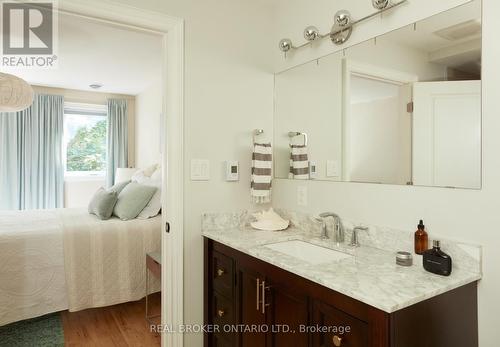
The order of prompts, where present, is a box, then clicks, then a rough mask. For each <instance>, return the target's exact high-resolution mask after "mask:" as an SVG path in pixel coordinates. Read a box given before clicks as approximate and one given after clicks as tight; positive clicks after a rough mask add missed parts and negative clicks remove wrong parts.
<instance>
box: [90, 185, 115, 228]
mask: <svg viewBox="0 0 500 347" xmlns="http://www.w3.org/2000/svg"><path fill="white" fill-rule="evenodd" d="M117 201H118V193H117V192H115V191H112V190H105V189H104V188H99V189H98V190H97V192H95V194H94V196H93V197H92V200H90V204H89V213H90V214H95V215H96V216H97V217H99V218H100V219H102V220H105V219H109V218H110V217H111V215H112V214H113V208H114V207H115V204H116V202H117Z"/></svg>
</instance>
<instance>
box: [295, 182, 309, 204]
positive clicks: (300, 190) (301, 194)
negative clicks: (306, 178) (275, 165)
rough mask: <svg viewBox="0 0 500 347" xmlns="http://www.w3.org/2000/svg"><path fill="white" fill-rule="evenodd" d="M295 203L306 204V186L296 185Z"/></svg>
mask: <svg viewBox="0 0 500 347" xmlns="http://www.w3.org/2000/svg"><path fill="white" fill-rule="evenodd" d="M297 205H298V206H307V187H306V186H298V187H297Z"/></svg>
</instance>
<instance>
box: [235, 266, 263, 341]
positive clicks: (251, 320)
mask: <svg viewBox="0 0 500 347" xmlns="http://www.w3.org/2000/svg"><path fill="white" fill-rule="evenodd" d="M237 278H238V283H239V285H238V294H239V295H238V297H237V298H238V300H237V304H236V306H237V310H238V322H245V323H244V324H245V325H247V326H248V328H247V329H244V330H243V331H242V332H241V333H240V334H239V341H240V344H239V346H242V347H253V346H265V345H266V337H267V332H266V331H261V330H262V327H264V326H267V319H266V318H267V317H266V314H265V312H262V311H261V306H262V301H261V296H262V290H261V288H262V284H263V283H264V284H265V279H264V276H263V275H262V274H259V273H257V272H255V271H253V270H252V269H249V268H245V267H238V277H237Z"/></svg>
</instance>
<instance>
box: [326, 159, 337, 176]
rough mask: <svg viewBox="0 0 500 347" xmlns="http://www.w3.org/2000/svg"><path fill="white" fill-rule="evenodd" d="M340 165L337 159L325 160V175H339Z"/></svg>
mask: <svg viewBox="0 0 500 347" xmlns="http://www.w3.org/2000/svg"><path fill="white" fill-rule="evenodd" d="M339 176H340V167H339V161H338V160H327V161H326V177H339Z"/></svg>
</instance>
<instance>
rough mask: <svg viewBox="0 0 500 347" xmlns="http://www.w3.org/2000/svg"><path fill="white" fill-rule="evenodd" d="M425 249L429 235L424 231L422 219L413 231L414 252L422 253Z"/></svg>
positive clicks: (427, 247)
mask: <svg viewBox="0 0 500 347" xmlns="http://www.w3.org/2000/svg"><path fill="white" fill-rule="evenodd" d="M427 249H429V236H428V235H427V232H426V231H425V225H424V221H423V220H420V223H418V225H417V231H415V253H417V254H423V253H424V252H425V251H426V250H427Z"/></svg>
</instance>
